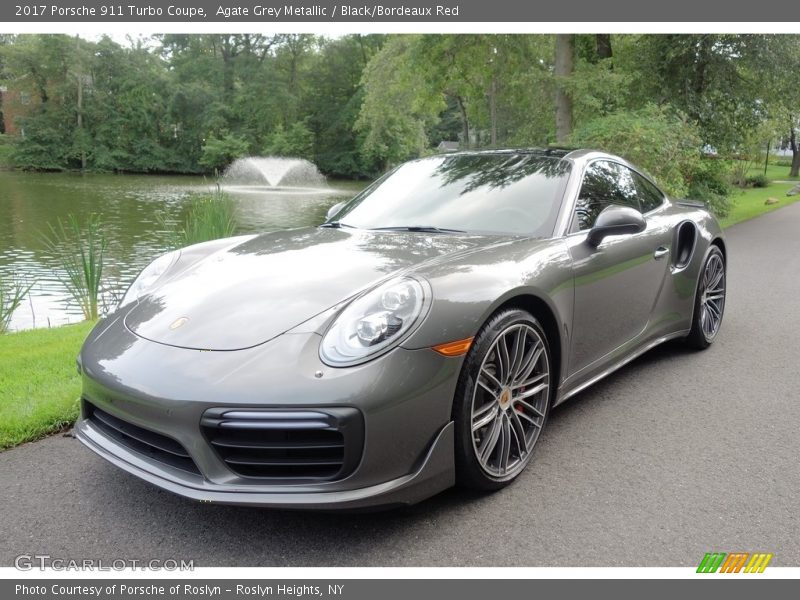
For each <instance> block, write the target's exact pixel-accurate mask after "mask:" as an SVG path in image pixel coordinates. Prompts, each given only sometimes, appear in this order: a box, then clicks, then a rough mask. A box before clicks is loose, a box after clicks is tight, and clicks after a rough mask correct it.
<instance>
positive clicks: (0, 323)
mask: <svg viewBox="0 0 800 600" xmlns="http://www.w3.org/2000/svg"><path fill="white" fill-rule="evenodd" d="M31 287H33V284H24V283H22V282H20V281H18V280H16V279H14V278H11V280H10V281H8V282H6V281H3V280H2V279H0V334H2V333H6V332H7V331H8V324H9V323H10V322H11V315H13V314H14V311H15V310H17V308H19V305H20V304H22V301H23V300H24V299H25V296H27V295H28V292H29V291H30V290H31Z"/></svg>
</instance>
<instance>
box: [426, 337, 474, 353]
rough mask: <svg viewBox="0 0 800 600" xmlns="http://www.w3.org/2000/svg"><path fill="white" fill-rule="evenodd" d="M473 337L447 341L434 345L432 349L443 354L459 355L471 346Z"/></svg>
mask: <svg viewBox="0 0 800 600" xmlns="http://www.w3.org/2000/svg"><path fill="white" fill-rule="evenodd" d="M473 339H474V338H467V339H465V340H458V341H455V342H447V343H445V344H439V345H437V346H434V347H433V349H434V350H436V352H438V353H439V354H442V355H444V356H461V355H462V354H466V353H467V351H468V350H469V347H470V346H472V340H473Z"/></svg>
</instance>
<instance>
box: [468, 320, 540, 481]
mask: <svg viewBox="0 0 800 600" xmlns="http://www.w3.org/2000/svg"><path fill="white" fill-rule="evenodd" d="M518 332H521V333H518ZM517 335H519V336H521V337H517ZM501 336H502V337H503V339H502V341H501V340H500V338H501ZM508 336H513V339H512V338H509V337H508ZM537 336H538V339H539V342H541V345H542V347H543V352H541V353H539V355H538V358H536V356H537V352H538V346H535V344H537V343H539V342H537V340H536V338H537ZM520 339H521V341H519V340H520ZM495 342H497V344H500V343H503V344H506V345H505V347H506V348H507V349H508V348H509V345H508V343H507V342H511V349H512V350H514V349H516V348H522V350H521V351H520V354H518V355H517V356H518V357H519V362H518V363H517V362H516V360H512V361H509V360H508V359H507V360H506V364H509V365H510V366H511V368H509V369H508V371H509V372H510V373H511V375H510V377H511V378H512V379H513V377H514V373H515V371H514V368H513V366H514V365H517V364H518V365H519V370H518V371H517V374H519V375H520V377H521V379H520V380H519V381H523V382H524V381H531V382H533V383H532V384H531V385H530V386H527V387H526V386H521V385H518V386H517V387H516V388H515V390H514V391H512V389H511V384H509V385H508V386H501V387H500V388H499V389H501V390H502V391H501V393H500V394H499V395H497V396H495V395H494V394H492V393H491V392H490V391H489V390H488V389H486V387H485V384H486V383H491V382H490V380H489V379H488V376H487V375H484V376H482V377H483V379H482V380H481V385H480V386H479V384H478V374H479V372H481V368H482V367H484V368H485V369H486V370H489V371H490V374H492V373H498V371H497V370H494V371H493V369H495V367H496V365H494V364H492V363H491V362H485V361H490V360H492V357H495V358H494V359H495V360H497V358H498V355H497V354H496V353H498V352H501V350H500V346H499V345H497V346H496V345H495ZM510 353H511V352H509V354H510ZM542 354H543V358H542V356H541V355H542ZM526 359H527V360H528V362H527V364H528V365H530V364H532V363H535V365H534V367H533V370H532V371H530V372H528V373H527V374H526V373H525V371H526V367H524V366H523V365H524V364H526V363H525V361H526ZM542 365H545V366H546V373H547V375H546V378H545V379H542V380H541V381H539V382H536V381H534V380H535V379H536V377H538V376H539V374H541V373H543V372H544V369H543V368H539V367H541V366H542ZM552 365H553V360H552V356H551V354H550V345H549V343H548V339H547V335H546V334H545V332H544V329H543V328H542V326H541V324H540V323H539V321H537V320H536V318H534V317H533V316H532V315H531V314H530V313H528V312H526V311H523V310H519V309H505V310H501V311H499V312H497V313H495V314H494V315H493V316H492V317H491V318H490V319H489V320H488V321H487V322H486V323H485V324H484V325H483V327H482V328H481V330H480V331H479V332H478V335H477V336H475V340H474V342H473V344H472V347H471V348H470V351H469V353H468V354H467V357H466V359H465V361H464V365H463V367H462V369H461V374H460V375H459V379H458V385H457V387H456V395H455V399H454V402H453V421H454V423H455V466H456V482H457V484H458V485H460V486H461V487H466V488H470V489H476V490H485V491H491V490H497V489H500V488H502V487H505V486H506V485H508V484H509V483H511V482H512V481H514V480H515V479H516V478H517V477H518V476H519V474H520V473H521V472H522V471H523V470H524V469H525V467H526V466H527V465H528V464H529V462H530V460H531V455H532V451H533V449H534V448H535V445H536V441H537V440H538V439H539V436H540V434H541V431H542V430H543V429H544V427H545V425H546V423H547V417H548V416H549V414H550V403H551V399H552V397H553V393H554V391H555V382H556V376H555V374H554V373H553V372H552ZM500 372H501V373H502V369H501V370H500ZM537 373H538V374H537ZM501 380H506V377H498V379H495V380H494V381H495V382H496V383H498V384H499V383H501ZM545 384H546V386H545ZM476 386H479V387H478V391H477V392H476ZM492 386H494V384H492ZM543 387H544V388H546V389H542V391H541V392H536V393H535V394H534V395H531V396H529V397H525V396H524V394H526V393H532V392H535V390H536V389H538V388H543ZM505 390H508V393H507V395H505ZM515 394H516V396H515ZM514 398H518V400H514ZM523 400H524V401H523ZM473 401H475V402H476V403H477V402H480V409H481V410H485V407H489V408H490V410H491V412H493V413H497V415H498V416H497V417H494V418H493V421H492V422H491V423H490V424H487V425H486V426H485V427H484V428H481V429H478V430H476V431H475V433H473V427H472V425H473ZM495 402H496V404H497V406H496V407H495V406H490V405H492V404H493V403H495ZM527 403H529V404H527ZM534 406H535V407H536V408H537V409H540V410H541V415H542V416H539V412H537V411H534V410H533V407H534ZM526 415H527V416H526ZM488 416H489V415H488V414H487V417H488ZM531 417H532V418H531ZM494 419H499V421H500V423H501V424H500V425H496V424H495V422H494ZM503 419H507V421H508V424H506V421H505V420H503ZM480 420H482V419H476V421H475V422H476V423H477V422H478V421H480ZM534 420H536V421H539V422H540V425H539V426H538V431H536V430H535V426H534V424H533V421H534ZM495 426H496V427H499V428H500V429H501V431H500V432H499V433H498V434H497V435H499V436H500V437H501V438H502V440H503V441H499V440H498V441H495V442H494V443H495V444H497V445H499V446H500V448H499V450H498V452H499V454H500V455H502V454H503V451H504V449H505V448H506V446H505V445H503V444H505V443H506V442H505V440H506V439H507V440H508V442H507V443H508V445H509V448H510V450H508V451H506V452H505V462H506V464H507V465H508V464H510V460H511V459H512V458H514V459H515V460H516V462H515V463H514V468H513V470H509V471H508V472H507V473H504V474H503V473H492V472H489V470H487V469H490V468H492V467H491V466H490V465H487V466H486V467H484V466H482V464H481V462H480V460H479V458H478V453H479V448H478V443H479V442H478V440H479V439H480V436H481V434H482V433H483V435H484V441H485V442H487V444H486V445H485V446H484V447H485V448H487V449H488V445H489V441H488V440H489V439H490V436H491V433H487V430H488V428H490V427H495ZM526 428H527V429H526ZM512 429H513V431H512ZM492 431H494V430H492ZM529 435H530V436H531V438H530V447H527V446H528V440H529ZM520 439H523V440H524V442H522V443H520ZM513 440H516V448H514V446H513V445H512V444H513V443H514V442H513ZM522 445H525V446H526V448H525V449H524V451H523V448H522ZM493 454H494V451H492V450H491V449H489V455H490V456H489V459H492V458H493ZM523 455H524V457H523ZM497 462H498V467H497V468H498V469H501V467H500V466H499V465H501V464H502V459H501V458H498V459H497Z"/></svg>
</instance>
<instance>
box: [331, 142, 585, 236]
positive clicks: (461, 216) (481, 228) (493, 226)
mask: <svg viewBox="0 0 800 600" xmlns="http://www.w3.org/2000/svg"><path fill="white" fill-rule="evenodd" d="M569 172H570V163H569V162H567V161H565V160H561V159H558V158H554V157H549V156H543V155H541V154H526V153H518V154H512V153H500V152H497V153H485V154H454V155H450V156H435V157H431V158H424V159H420V160H415V161H412V162H408V163H405V164H403V165H401V166H400V167H398V168H397V169H395V170H394V171H392V172H390V173H389V174H388V175H386V176H385V177H384V178H383V179H381V180H378V181H377V182H376V183H375V184H373V185H372V186H370V187H368V188H367V189H366V190H364V191H363V192H362V193H361V194H359V195H358V196H356V197H355V198H353V199H352V200H351V201H350V202H348V203H347V204H346V205H345V206H344V207H343V208H342V210H340V211H339V212H338V213H337V214H336V215H335V216H334V217H333V221H334V222H336V223H338V224H340V225H341V226H345V227H347V226H350V227H358V228H362V229H382V230H391V229H398V230H404V229H409V230H412V231H413V230H417V231H428V232H444V233H447V232H452V231H456V232H470V233H503V234H507V233H511V234H520V235H532V236H549V235H551V234H552V231H553V228H554V226H555V221H556V218H557V213H558V209H559V206H560V203H561V197H562V195H563V191H564V187H565V184H566V181H567V178H568V176H569Z"/></svg>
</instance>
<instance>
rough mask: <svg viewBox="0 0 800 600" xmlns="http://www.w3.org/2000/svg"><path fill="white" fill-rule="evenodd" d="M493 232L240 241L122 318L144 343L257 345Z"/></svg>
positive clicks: (295, 234) (169, 279)
mask: <svg viewBox="0 0 800 600" xmlns="http://www.w3.org/2000/svg"><path fill="white" fill-rule="evenodd" d="M494 241H497V238H496V237H492V238H485V237H481V236H454V235H443V234H420V233H404V232H403V233H377V232H369V231H362V230H341V229H329V228H307V229H297V230H287V231H276V232H272V233H267V234H263V235H259V236H256V237H252V238H248V239H246V240H245V241H243V242H242V243H239V244H234V245H232V246H229V247H227V248H224V249H223V250H218V251H216V252H214V253H212V254H210V255H208V256H206V257H204V258H202V259H201V260H196V261H194V262H192V263H191V264H188V265H186V264H183V261H181V260H179V261H178V262H177V263H176V264H175V265H174V266H173V267H172V269H171V270H170V271H168V272H167V273H166V274H165V275H164V276H163V278H162V281H163V283H161V284H159V286H158V287H157V288H156V289H155V290H154V291H152V292H151V293H149V294H147V295H146V296H144V297H142V298H141V299H140V300H139V302H138V303H137V304H136V305H135V306H134V307H133V308H132V309H131V310H130V311H129V312H128V313H127V315H126V316H125V324H126V326H127V327H128V328H129V329H130V330H131V331H133V332H134V333H136V334H137V335H139V336H140V337H143V338H147V339H149V340H152V341H155V342H159V343H163V344H169V345H172V346H179V347H185V348H195V349H200V350H237V349H242V348H249V347H252V346H256V345H258V344H261V343H264V342H266V341H268V340H270V339H272V338H274V337H276V336H278V335H280V334H282V333H284V332H286V331H288V330H290V329H292V328H294V327H296V326H297V325H299V324H301V323H303V322H304V321H306V320H308V319H310V318H312V317H314V316H316V315H318V314H319V313H321V312H323V311H325V310H327V309H329V308H331V307H333V306H335V305H337V304H339V303H341V302H342V301H344V300H347V299H348V298H350V297H352V296H353V295H355V294H357V293H359V292H360V291H362V290H364V289H367V288H370V287H372V286H374V285H375V284H377V283H378V282H380V281H381V280H383V279H385V278H387V277H388V276H390V275H392V274H394V273H398V272H402V271H405V270H408V269H412V268H418V267H420V266H422V265H426V264H430V263H432V262H436V261H441V260H447V259H449V258H451V257H453V256H455V255H459V254H462V253H464V252H469V251H470V250H471V249H474V248H476V247H481V246H485V245H487V244H489V243H491V242H494Z"/></svg>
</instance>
